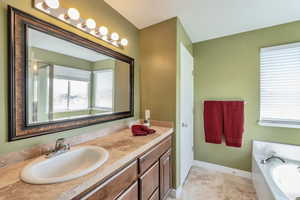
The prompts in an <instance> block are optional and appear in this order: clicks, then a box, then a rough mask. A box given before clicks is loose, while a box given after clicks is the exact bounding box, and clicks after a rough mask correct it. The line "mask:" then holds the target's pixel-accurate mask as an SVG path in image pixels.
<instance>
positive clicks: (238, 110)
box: [223, 101, 244, 147]
mask: <svg viewBox="0 0 300 200" xmlns="http://www.w3.org/2000/svg"><path fill="white" fill-rule="evenodd" d="M223 114H224V135H225V142H226V145H227V146H232V147H241V146H242V139H243V132H244V102H243V101H224V102H223Z"/></svg>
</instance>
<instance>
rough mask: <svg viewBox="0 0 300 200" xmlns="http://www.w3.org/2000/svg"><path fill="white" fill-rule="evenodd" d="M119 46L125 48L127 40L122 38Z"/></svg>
mask: <svg viewBox="0 0 300 200" xmlns="http://www.w3.org/2000/svg"><path fill="white" fill-rule="evenodd" d="M120 44H121V45H122V46H124V47H125V46H127V45H128V40H127V39H126V38H123V39H122V40H121V41H120Z"/></svg>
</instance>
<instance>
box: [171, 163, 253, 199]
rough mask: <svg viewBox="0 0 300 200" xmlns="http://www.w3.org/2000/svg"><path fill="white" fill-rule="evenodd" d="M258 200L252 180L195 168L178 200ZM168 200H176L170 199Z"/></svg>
mask: <svg viewBox="0 0 300 200" xmlns="http://www.w3.org/2000/svg"><path fill="white" fill-rule="evenodd" d="M203 199H207V200H256V199H257V198H256V193H255V190H254V187H253V184H252V181H251V180H250V179H246V178H242V177H238V176H234V175H231V174H224V173H220V172H216V171H212V170H207V169H204V168H199V167H193V168H192V169H191V171H190V174H189V176H188V179H187V181H186V183H185V185H184V186H183V192H182V197H181V198H180V199H176V200H203ZM167 200H175V199H173V198H168V199H167Z"/></svg>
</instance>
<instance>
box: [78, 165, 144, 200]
mask: <svg viewBox="0 0 300 200" xmlns="http://www.w3.org/2000/svg"><path fill="white" fill-rule="evenodd" d="M137 171H138V167H137V161H134V162H133V163H131V164H130V165H129V166H127V167H126V168H125V169H123V170H121V171H120V172H119V173H117V174H116V175H114V176H113V177H111V178H110V179H108V180H107V181H105V182H104V183H102V184H101V185H100V186H98V187H96V188H94V189H93V190H92V191H91V192H89V193H88V194H87V195H85V196H84V197H82V198H81V197H78V199H81V200H111V199H116V198H117V197H118V196H119V195H121V194H122V193H123V192H125V191H126V189H127V188H128V187H129V186H130V185H131V184H132V183H133V182H134V181H136V179H137V176H138V175H137Z"/></svg>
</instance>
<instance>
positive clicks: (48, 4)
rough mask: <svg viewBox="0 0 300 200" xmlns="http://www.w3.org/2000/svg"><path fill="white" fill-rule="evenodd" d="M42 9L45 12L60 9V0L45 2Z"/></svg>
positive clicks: (45, 0) (46, 0)
mask: <svg viewBox="0 0 300 200" xmlns="http://www.w3.org/2000/svg"><path fill="white" fill-rule="evenodd" d="M41 7H42V8H43V9H44V10H49V9H50V8H51V9H58V8H59V0H44V1H43V2H42V4H41Z"/></svg>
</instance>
